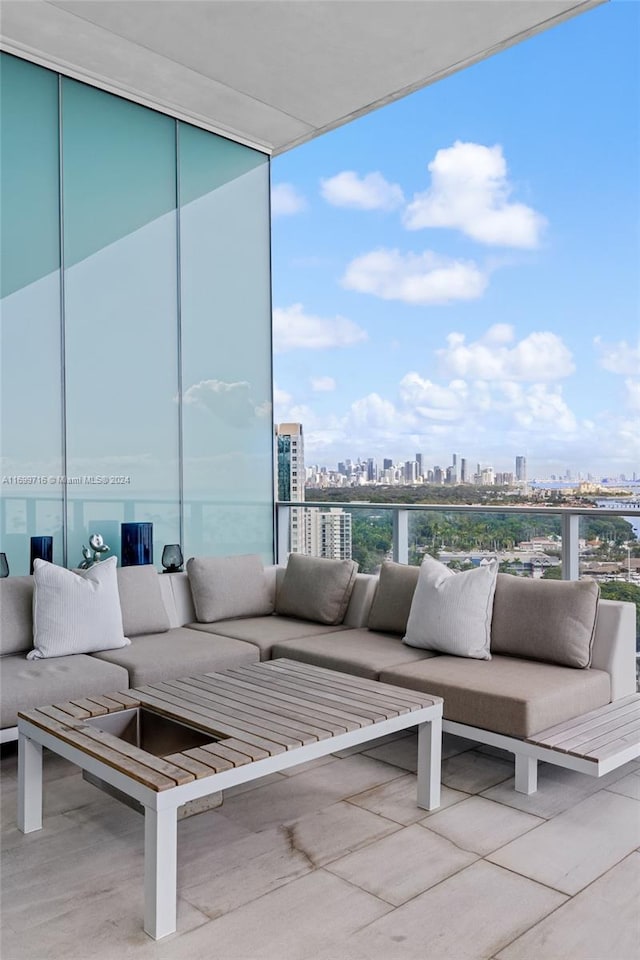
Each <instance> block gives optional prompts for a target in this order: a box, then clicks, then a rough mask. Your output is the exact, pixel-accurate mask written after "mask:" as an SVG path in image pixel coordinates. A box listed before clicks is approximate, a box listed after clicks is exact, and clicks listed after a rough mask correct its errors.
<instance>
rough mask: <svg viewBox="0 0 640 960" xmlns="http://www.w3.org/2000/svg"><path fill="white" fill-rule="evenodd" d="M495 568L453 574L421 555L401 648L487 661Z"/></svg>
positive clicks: (438, 563)
mask: <svg viewBox="0 0 640 960" xmlns="http://www.w3.org/2000/svg"><path fill="white" fill-rule="evenodd" d="M497 571H498V565H497V563H489V564H487V565H485V566H480V567H476V569H475V570H468V571H465V572H464V573H454V572H453V570H450V569H449V568H448V567H446V566H445V565H444V564H443V563H440V562H439V561H438V560H434V559H433V557H430V556H426V557H425V558H424V560H423V561H422V565H421V567H420V575H419V577H418V583H417V586H416V591H415V593H414V595H413V601H412V603H411V612H410V613H409V620H408V622H407V632H406V634H405V636H404V637H403V640H404V643H407V644H408V645H409V646H410V647H422V648H423V649H425V650H436V651H438V653H448V654H450V655H451V656H454V657H471V658H473V659H476V660H490V659H491V652H490V642H491V614H492V610H493V595H494V593H495V589H496V576H497Z"/></svg>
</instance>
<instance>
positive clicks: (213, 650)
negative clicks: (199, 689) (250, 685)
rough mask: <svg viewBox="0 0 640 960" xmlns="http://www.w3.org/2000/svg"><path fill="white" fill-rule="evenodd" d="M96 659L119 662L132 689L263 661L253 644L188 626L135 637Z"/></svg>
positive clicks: (96, 655) (97, 656)
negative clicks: (128, 642) (126, 644)
mask: <svg viewBox="0 0 640 960" xmlns="http://www.w3.org/2000/svg"><path fill="white" fill-rule="evenodd" d="M94 656H95V657H96V658H100V659H101V660H106V661H107V662H108V663H118V664H120V666H122V667H124V668H125V669H126V670H128V671H129V682H130V685H131V686H132V687H139V686H141V685H142V684H145V683H157V682H158V681H159V680H176V679H177V678H178V677H192V676H194V675H195V674H197V673H213V672H214V671H216V670H226V669H227V668H229V667H239V666H241V665H242V664H245V663H255V662H256V661H257V660H259V659H260V655H259V652H258V649H257V648H256V647H255V646H253V644H251V643H243V641H242V640H232V639H231V638H229V637H219V636H214V635H212V634H206V633H202V632H201V631H199V630H190V629H189V628H188V627H175V628H174V629H172V630H169V631H167V632H166V633H152V634H148V635H147V636H144V637H134V638H133V640H132V641H131V646H129V647H123V648H122V649H121V650H105V651H101V652H100V653H96V654H94Z"/></svg>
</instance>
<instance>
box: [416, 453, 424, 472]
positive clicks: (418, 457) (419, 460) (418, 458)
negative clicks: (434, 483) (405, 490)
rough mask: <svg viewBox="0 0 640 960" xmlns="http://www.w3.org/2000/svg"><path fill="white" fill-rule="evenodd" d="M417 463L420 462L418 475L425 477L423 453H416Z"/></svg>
mask: <svg viewBox="0 0 640 960" xmlns="http://www.w3.org/2000/svg"><path fill="white" fill-rule="evenodd" d="M416 463H417V464H418V476H419V477H424V470H423V463H422V454H421V453H416Z"/></svg>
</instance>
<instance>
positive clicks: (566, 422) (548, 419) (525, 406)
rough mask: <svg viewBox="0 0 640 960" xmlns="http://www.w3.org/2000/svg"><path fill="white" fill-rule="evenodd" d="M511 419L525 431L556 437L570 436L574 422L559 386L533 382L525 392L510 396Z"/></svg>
mask: <svg viewBox="0 0 640 960" xmlns="http://www.w3.org/2000/svg"><path fill="white" fill-rule="evenodd" d="M511 403H513V417H514V420H515V422H516V423H517V424H518V426H520V427H524V428H526V430H527V431H531V432H538V433H544V434H545V435H546V434H548V432H549V431H552V433H553V434H555V435H556V436H557V435H558V434H562V433H568V434H572V433H574V432H575V431H576V429H577V427H578V422H577V420H576V418H575V416H574V414H573V412H572V411H571V410H570V409H569V407H568V405H567V402H566V401H565V399H564V397H563V396H562V388H561V387H549V385H548V384H546V383H534V384H532V385H531V386H530V387H528V388H527V389H526V390H523V389H522V388H520V391H519V392H515V393H513V394H512V397H511Z"/></svg>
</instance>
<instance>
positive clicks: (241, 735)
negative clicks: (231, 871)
mask: <svg viewBox="0 0 640 960" xmlns="http://www.w3.org/2000/svg"><path fill="white" fill-rule="evenodd" d="M413 726H417V727H418V790H417V804H418V806H419V807H423V808H424V809H426V810H433V809H434V808H436V807H438V806H439V805H440V755H441V732H442V700H441V698H440V697H430V696H427V695H426V694H423V693H419V692H417V691H412V690H407V689H405V688H403V687H395V686H391V685H389V684H386V683H378V682H376V681H374V680H365V679H362V678H361V677H354V676H351V675H349V674H344V673H337V672H335V671H333V670H325V669H323V668H320V667H314V666H310V665H309V664H304V663H298V662H297V661H293V660H285V659H282V660H272V661H268V662H264V663H256V664H254V665H252V666H247V667H239V668H238V669H235V670H227V671H224V672H222V673H211V674H203V675H202V676H196V677H185V678H184V679H181V680H171V681H166V682H163V683H154V684H151V685H149V686H144V687H140V688H138V689H134V690H126V691H125V692H123V693H114V694H109V696H91V697H86V698H82V699H77V700H73V701H70V702H68V703H56V704H53V705H51V706H47V707H39V708H38V709H37V710H29V711H24V712H21V713H19V714H18V826H19V828H20V830H22V831H23V833H30V832H32V831H34V830H39V829H41V827H42V747H43V746H44V747H48V748H49V749H50V750H53V751H54V753H58V754H60V755H61V756H63V757H66V758H67V759H68V760H70V761H71V762H72V763H75V764H77V765H78V766H79V767H80V768H81V769H83V770H85V771H87V773H88V774H89V775H91V776H93V777H94V778H97V779H99V780H101V781H102V782H103V783H105V784H108V785H109V786H110V787H111V788H112V789H113V790H114V791H116V792H119V793H120V794H122V795H124V796H125V797H127V798H130V799H131V800H132V801H137V802H138V804H140V805H141V806H142V807H143V808H144V824H145V915H144V929H145V930H146V932H147V933H148V934H149V935H150V936H151V937H153V938H154V939H158V938H160V937H164V936H166V935H167V934H170V933H173V932H174V931H175V929H176V844H177V819H178V816H177V811H178V807H180V806H181V805H182V804H184V803H188V802H189V801H191V800H196V799H198V798H201V797H205V796H208V795H210V794H212V793H217V792H218V791H221V790H226V789H227V788H228V787H231V786H234V785H235V784H239V783H244V782H246V781H249V780H255V779H257V778H258V777H263V776H265V775H266V774H268V773H274V772H276V771H278V770H284V769H285V768H287V767H291V766H295V765H296V764H298V763H304V762H305V761H307V760H312V759H314V758H316V757H321V756H325V755H326V754H329V753H335V752H336V751H338V750H343V749H345V748H347V747H351V746H354V745H356V744H362V743H365V742H367V741H369V740H373V739H375V738H377V737H381V736H384V735H385V734H389V733H394V732H395V731H397V730H403V729H406V728H408V727H413Z"/></svg>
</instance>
